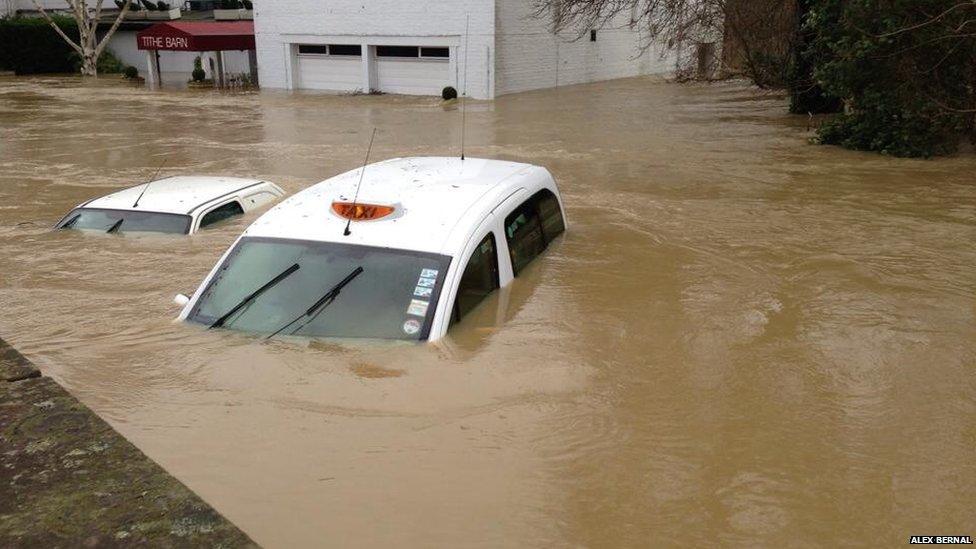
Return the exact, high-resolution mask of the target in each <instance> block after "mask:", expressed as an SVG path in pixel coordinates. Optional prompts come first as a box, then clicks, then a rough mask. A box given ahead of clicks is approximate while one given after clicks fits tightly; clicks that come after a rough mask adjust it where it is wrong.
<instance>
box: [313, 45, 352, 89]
mask: <svg viewBox="0 0 976 549" xmlns="http://www.w3.org/2000/svg"><path fill="white" fill-rule="evenodd" d="M359 48H360V47H359V46H347V45H310V44H309V45H305V44H302V45H299V46H298V87H299V88H302V89H306V90H330V91H343V92H352V91H364V90H363V89H362V88H363V68H362V67H363V60H362V55H361V54H360V49H359Z"/></svg>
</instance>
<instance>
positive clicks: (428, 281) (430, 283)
mask: <svg viewBox="0 0 976 549" xmlns="http://www.w3.org/2000/svg"><path fill="white" fill-rule="evenodd" d="M435 284H437V279H436V278H424V277H420V280H418V281H417V286H420V287H421V288H433V287H434V285H435Z"/></svg>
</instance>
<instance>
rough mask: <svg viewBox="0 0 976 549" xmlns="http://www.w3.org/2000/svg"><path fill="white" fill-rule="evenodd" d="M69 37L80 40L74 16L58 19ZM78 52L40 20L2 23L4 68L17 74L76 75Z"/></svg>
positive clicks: (0, 44) (0, 54) (0, 63)
mask: <svg viewBox="0 0 976 549" xmlns="http://www.w3.org/2000/svg"><path fill="white" fill-rule="evenodd" d="M54 20H55V22H56V24H57V25H58V27H60V28H61V30H62V31H64V33H65V34H67V35H68V36H70V37H72V38H73V39H75V40H77V39H78V25H77V24H76V23H75V21H74V19H71V18H70V17H63V16H54ZM73 54H74V50H73V49H71V46H69V45H68V44H66V43H65V41H64V40H63V39H62V38H61V37H60V36H58V33H56V32H54V29H52V28H51V26H50V25H48V23H47V21H45V20H43V19H41V18H39V17H17V18H12V19H4V20H0V69H3V70H12V71H14V72H16V73H17V74H37V73H58V72H74V71H75V62H74V60H73V58H72V55H73Z"/></svg>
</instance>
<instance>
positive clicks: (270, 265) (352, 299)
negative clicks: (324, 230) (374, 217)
mask: <svg viewBox="0 0 976 549" xmlns="http://www.w3.org/2000/svg"><path fill="white" fill-rule="evenodd" d="M450 262H451V258H450V257H447V256H442V255H437V254H430V253H423V252H413V251H406V250H394V249H389V248H374V247H367V246H352V245H347V244H335V243H326V242H308V241H300V240H282V239H266V238H244V239H242V240H241V241H240V242H239V243H238V244H237V246H235V248H234V249H233V250H232V251H231V253H230V254H228V256H227V259H226V260H224V262H223V264H221V265H220V267H219V268H218V269H217V272H216V273H215V275H214V277H213V279H212V280H211V281H210V284H209V285H208V286H207V288H206V290H204V292H203V293H202V294H201V296H200V299H199V301H198V302H197V304H196V305H195V306H194V308H193V310H192V311H191V312H190V315H189V317H188V319H189V320H190V321H193V322H199V323H202V324H206V325H208V326H209V325H212V324H214V323H218V321H220V320H222V321H221V322H219V323H218V324H219V325H220V326H222V327H225V328H231V329H234V330H241V331H247V332H256V333H261V334H269V335H270V334H274V333H278V332H279V331H280V334H281V335H283V336H287V335H300V336H321V337H340V338H377V339H401V340H423V339H427V335H428V334H429V332H430V325H431V322H432V320H433V317H434V310H435V309H436V307H437V299H438V297H439V295H440V291H441V286H442V284H443V280H444V276H445V275H446V274H447V268H448V266H449V265H450ZM296 265H297V266H298V268H297V269H296V268H295V266H296ZM360 268H362V271H361V272H359V269H360ZM343 282H345V284H342V283H343ZM337 285H339V286H340V290H339V293H338V295H335V296H333V297H334V300H333V299H328V300H323V297H325V296H327V295H328V293H329V291H330V290H333V289H334V288H336V287H337ZM255 294H257V295H255ZM248 298H251V299H250V300H249V299H248ZM242 303H244V305H243V306H241V304H242ZM317 304H318V305H320V307H318V308H316V305H317ZM235 307H240V309H239V310H237V311H234V309H235ZM312 309H314V310H312ZM310 310H311V314H306V313H307V312H310ZM231 312H233V314H230V315H229V316H228V313H231ZM224 317H226V318H224ZM289 323H291V324H289ZM283 328H284V329H283Z"/></svg>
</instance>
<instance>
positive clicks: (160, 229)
mask: <svg viewBox="0 0 976 549" xmlns="http://www.w3.org/2000/svg"><path fill="white" fill-rule="evenodd" d="M119 221H121V222H122V223H121V224H119V225H118V227H117V229H116V231H113V232H122V233H125V232H147V233H172V234H187V233H188V232H189V229H190V216H188V215H179V214H169V213H158V212H139V211H129V210H102V209H96V208H78V209H76V210H74V211H72V212H71V213H70V214H68V215H66V216H65V217H64V219H62V220H61V222H60V223H59V224H58V227H57V228H58V229H87V230H93V231H108V230H109V229H111V228H112V227H114V226H115V225H116V223H119Z"/></svg>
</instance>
